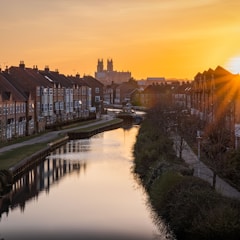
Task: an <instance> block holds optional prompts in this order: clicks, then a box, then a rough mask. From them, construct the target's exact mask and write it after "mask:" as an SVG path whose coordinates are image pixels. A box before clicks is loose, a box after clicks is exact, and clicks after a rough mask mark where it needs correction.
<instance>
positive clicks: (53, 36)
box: [0, 0, 240, 80]
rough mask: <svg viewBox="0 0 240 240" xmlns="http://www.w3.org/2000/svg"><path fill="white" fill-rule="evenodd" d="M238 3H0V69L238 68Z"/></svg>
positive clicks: (190, 74)
mask: <svg viewBox="0 0 240 240" xmlns="http://www.w3.org/2000/svg"><path fill="white" fill-rule="evenodd" d="M239 9H240V1H239V0H198V1H194V0H51V1H49V0H0V32H1V35H0V66H1V68H2V69H4V68H5V67H6V66H17V65H18V64H19V62H20V61H24V62H25V65H26V66H27V67H33V66H34V65H37V66H38V68H39V69H43V68H44V67H45V66H49V67H50V70H56V69H58V70H59V71H60V72H61V73H63V74H67V75H68V74H70V75H75V74H76V73H79V74H80V75H84V74H86V75H93V76H94V73H95V71H96V68H97V61H98V59H103V61H104V67H105V68H106V65H107V59H112V60H113V64H114V65H113V67H114V70H117V71H130V72H131V73H132V77H134V78H135V79H137V80H139V79H145V78H147V77H165V78H181V79H189V80H191V79H193V78H194V76H195V75H196V74H197V73H198V72H203V71H205V70H208V69H209V68H213V69H215V68H216V67H217V66H218V65H220V66H222V67H225V68H226V69H228V70H229V71H231V72H233V73H238V72H240V14H239Z"/></svg>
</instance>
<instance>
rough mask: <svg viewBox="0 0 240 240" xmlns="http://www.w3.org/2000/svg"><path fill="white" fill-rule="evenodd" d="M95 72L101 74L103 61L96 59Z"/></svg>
mask: <svg viewBox="0 0 240 240" xmlns="http://www.w3.org/2000/svg"><path fill="white" fill-rule="evenodd" d="M97 72H103V59H102V60H100V59H98V65H97Z"/></svg>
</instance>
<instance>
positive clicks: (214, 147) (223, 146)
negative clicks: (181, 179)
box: [203, 120, 230, 189]
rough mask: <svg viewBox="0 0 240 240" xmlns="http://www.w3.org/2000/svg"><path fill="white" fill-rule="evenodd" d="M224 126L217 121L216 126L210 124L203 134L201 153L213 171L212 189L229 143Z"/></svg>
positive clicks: (227, 133)
mask: <svg viewBox="0 0 240 240" xmlns="http://www.w3.org/2000/svg"><path fill="white" fill-rule="evenodd" d="M224 126H225V125H224V121H223V120H221V121H218V124H216V123H215V124H212V125H211V126H210V127H209V128H208V130H207V132H206V133H205V140H204V141H203V151H204V153H205V154H206V156H207V158H208V160H209V167H210V168H211V169H212V171H213V183H212V184H213V188H214V189H215V187H216V176H217V173H218V172H221V171H223V162H224V158H225V155H226V154H225V153H226V152H227V149H228V147H229V143H230V134H229V131H228V130H227V129H226V128H225V127H224Z"/></svg>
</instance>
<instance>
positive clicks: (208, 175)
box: [175, 138, 240, 199]
mask: <svg viewBox="0 0 240 240" xmlns="http://www.w3.org/2000/svg"><path fill="white" fill-rule="evenodd" d="M175 139H176V138H175ZM175 150H176V145H175ZM182 158H183V160H184V161H185V162H186V163H188V164H189V165H190V167H192V168H193V169H194V174H193V175H194V176H196V177H199V178H201V179H203V180H205V181H207V182H209V183H210V184H211V185H212V182H213V172H212V170H211V169H209V168H208V167H207V166H206V165H205V164H204V163H203V162H201V161H199V160H198V157H197V156H196V154H195V153H194V152H193V151H192V149H191V148H190V147H189V145H188V144H187V143H186V142H184V148H183V152H182ZM216 190H217V191H218V192H219V193H221V194H222V195H224V196H227V197H231V198H237V199H240V192H239V191H238V190H236V189H235V188H233V187H232V186H230V185H229V184H228V183H227V182H225V181H224V180H222V179H221V178H220V177H218V176H217V178H216Z"/></svg>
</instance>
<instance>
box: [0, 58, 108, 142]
mask: <svg viewBox="0 0 240 240" xmlns="http://www.w3.org/2000/svg"><path fill="white" fill-rule="evenodd" d="M96 81H97V80H96ZM100 85H101V84H100ZM101 92H102V91H101ZM91 93H92V89H91V86H90V85H89V84H88V83H87V81H86V79H82V78H80V75H79V74H77V75H76V76H74V77H73V76H65V75H63V74H60V73H59V72H58V71H50V69H49V67H46V68H45V69H44V70H38V68H37V67H36V66H34V67H33V68H27V67H25V64H24V62H23V61H21V62H20V64H19V66H12V67H10V68H7V69H6V70H4V71H0V140H1V141H5V140H9V139H12V138H14V137H19V136H25V135H31V134H33V133H39V132H42V131H44V130H45V129H46V127H52V126H56V125H57V124H60V125H61V124H63V123H68V122H70V121H77V120H81V119H83V118H84V119H85V118H88V117H89V114H90V111H89V110H90V108H91V107H92V105H93V104H92V95H91ZM102 97H103V96H102V95H101V96H99V99H102Z"/></svg>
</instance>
